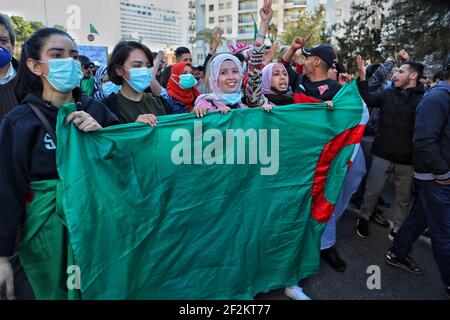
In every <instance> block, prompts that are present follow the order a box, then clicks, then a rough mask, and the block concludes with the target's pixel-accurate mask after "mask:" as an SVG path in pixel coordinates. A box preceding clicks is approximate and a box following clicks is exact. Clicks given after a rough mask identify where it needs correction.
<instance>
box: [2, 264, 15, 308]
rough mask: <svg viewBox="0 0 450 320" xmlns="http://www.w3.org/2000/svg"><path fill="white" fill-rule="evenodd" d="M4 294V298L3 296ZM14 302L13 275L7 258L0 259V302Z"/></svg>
mask: <svg viewBox="0 0 450 320" xmlns="http://www.w3.org/2000/svg"><path fill="white" fill-rule="evenodd" d="M4 293H6V296H5V295H4ZM5 297H6V299H7V300H14V299H15V297H14V273H13V270H12V267H11V263H10V262H9V260H8V257H0V300H2V299H4V298H5Z"/></svg>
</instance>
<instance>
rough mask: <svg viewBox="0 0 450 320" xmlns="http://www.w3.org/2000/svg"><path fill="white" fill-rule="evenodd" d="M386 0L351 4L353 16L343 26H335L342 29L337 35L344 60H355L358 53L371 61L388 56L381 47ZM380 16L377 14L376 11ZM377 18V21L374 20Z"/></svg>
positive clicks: (336, 28) (340, 52) (337, 29)
mask: <svg viewBox="0 0 450 320" xmlns="http://www.w3.org/2000/svg"><path fill="white" fill-rule="evenodd" d="M386 2H387V1H386V0H372V1H371V5H369V6H367V5H366V4H356V3H354V2H353V3H352V5H351V18H350V19H349V20H347V21H346V22H344V23H343V25H342V26H337V25H334V26H333V30H334V31H335V32H336V31H340V32H341V33H342V36H337V37H336V40H337V42H338V47H339V57H340V58H341V59H344V60H354V59H355V58H356V55H357V54H360V55H361V56H363V57H364V58H365V59H367V60H370V61H371V62H376V61H379V60H382V59H384V58H386V56H385V55H384V54H383V53H384V52H383V50H382V47H381V40H382V39H381V35H382V28H383V24H384V19H385V14H384V13H383V9H384V6H385V4H386ZM377 12H378V13H379V16H375V15H376V13H377ZM374 19H376V21H373V20H374Z"/></svg>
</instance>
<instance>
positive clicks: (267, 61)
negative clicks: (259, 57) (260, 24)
mask: <svg viewBox="0 0 450 320" xmlns="http://www.w3.org/2000/svg"><path fill="white" fill-rule="evenodd" d="M279 47H280V42H279V41H276V42H275V43H274V44H273V45H272V46H271V47H270V49H269V50H268V51H267V53H266V54H265V55H264V56H263V65H264V66H267V65H268V64H270V63H271V62H272V61H273V57H274V56H275V53H276V52H277V50H278V48H279Z"/></svg>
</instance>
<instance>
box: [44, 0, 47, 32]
mask: <svg viewBox="0 0 450 320" xmlns="http://www.w3.org/2000/svg"><path fill="white" fill-rule="evenodd" d="M44 12H45V26H46V27H48V17H47V1H46V0H44Z"/></svg>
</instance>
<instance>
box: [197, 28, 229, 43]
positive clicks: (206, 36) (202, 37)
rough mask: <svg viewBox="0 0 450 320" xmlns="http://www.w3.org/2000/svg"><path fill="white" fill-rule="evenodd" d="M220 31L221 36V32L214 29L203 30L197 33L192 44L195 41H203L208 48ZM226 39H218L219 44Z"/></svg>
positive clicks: (218, 29)
mask: <svg viewBox="0 0 450 320" xmlns="http://www.w3.org/2000/svg"><path fill="white" fill-rule="evenodd" d="M219 31H220V33H221V34H223V30H222V29H220V28H218V27H216V28H214V29H208V28H206V29H203V30H200V31H199V32H197V36H196V37H195V38H194V40H193V42H192V43H195V42H197V41H204V42H206V43H207V44H209V46H212V45H213V43H214V38H215V37H216V35H217V34H218V32H219ZM226 40H227V39H226V38H225V37H222V36H221V37H220V42H222V41H226Z"/></svg>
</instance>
